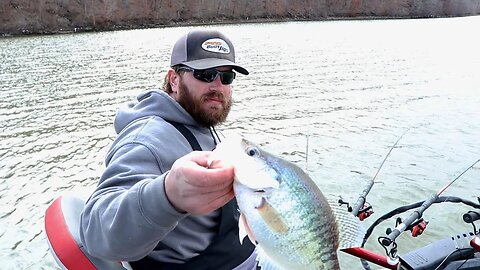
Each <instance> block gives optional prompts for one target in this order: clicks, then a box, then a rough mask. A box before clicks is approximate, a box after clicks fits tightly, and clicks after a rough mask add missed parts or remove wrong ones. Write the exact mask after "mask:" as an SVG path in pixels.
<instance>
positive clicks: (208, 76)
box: [193, 68, 236, 85]
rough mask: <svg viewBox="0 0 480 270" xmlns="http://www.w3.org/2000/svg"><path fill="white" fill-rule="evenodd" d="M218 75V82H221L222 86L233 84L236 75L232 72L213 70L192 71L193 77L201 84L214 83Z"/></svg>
mask: <svg viewBox="0 0 480 270" xmlns="http://www.w3.org/2000/svg"><path fill="white" fill-rule="evenodd" d="M219 75H220V80H221V81H222V84H225V85H227V84H231V83H232V82H233V79H235V75H236V74H235V72H233V71H225V72H221V71H218V70H216V69H214V68H211V69H205V70H194V71H193V77H195V79H197V80H200V81H203V82H213V81H215V79H217V76H219Z"/></svg>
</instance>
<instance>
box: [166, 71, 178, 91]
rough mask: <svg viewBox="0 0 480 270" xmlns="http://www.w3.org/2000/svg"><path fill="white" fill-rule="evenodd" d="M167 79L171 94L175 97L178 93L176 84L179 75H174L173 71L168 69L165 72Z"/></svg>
mask: <svg viewBox="0 0 480 270" xmlns="http://www.w3.org/2000/svg"><path fill="white" fill-rule="evenodd" d="M167 77H168V83H169V84H170V87H171V88H172V92H173V94H175V95H176V94H177V92H178V83H179V81H180V75H178V73H176V72H175V71H174V70H173V69H169V70H168V72H167Z"/></svg>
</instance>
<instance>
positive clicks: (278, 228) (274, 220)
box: [257, 198, 288, 234]
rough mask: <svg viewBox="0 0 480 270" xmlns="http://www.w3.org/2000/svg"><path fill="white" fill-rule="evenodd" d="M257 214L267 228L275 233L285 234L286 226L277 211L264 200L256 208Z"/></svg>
mask: <svg viewBox="0 0 480 270" xmlns="http://www.w3.org/2000/svg"><path fill="white" fill-rule="evenodd" d="M257 210H258V213H259V214H260V216H261V217H262V219H263V221H264V222H265V224H267V226H268V227H269V228H270V229H271V230H272V231H274V232H276V233H281V234H284V233H287V232H288V225H287V223H286V222H285V220H284V219H283V217H282V216H281V215H280V213H278V211H277V210H276V209H275V208H273V206H272V205H270V203H268V201H267V200H266V199H265V198H262V201H261V203H260V205H259V206H258V207H257Z"/></svg>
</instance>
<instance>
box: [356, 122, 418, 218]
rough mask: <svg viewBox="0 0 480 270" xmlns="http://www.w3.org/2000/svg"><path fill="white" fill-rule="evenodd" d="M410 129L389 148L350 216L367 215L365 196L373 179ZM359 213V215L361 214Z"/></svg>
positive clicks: (370, 187) (368, 208) (373, 181)
mask: <svg viewBox="0 0 480 270" xmlns="http://www.w3.org/2000/svg"><path fill="white" fill-rule="evenodd" d="M409 130H410V129H407V130H406V131H405V132H403V134H402V135H401V136H400V137H399V138H398V139H397V141H396V142H395V143H394V144H393V145H392V146H391V147H390V150H389V151H388V153H387V155H386V156H385V158H384V159H383V161H382V163H381V164H380V167H378V170H377V172H376V173H375V175H374V176H373V178H372V179H371V180H370V181H369V182H368V184H367V185H366V187H365V189H364V190H363V191H362V193H361V194H360V196H359V197H358V199H357V202H356V203H355V204H354V205H353V207H352V211H351V212H352V214H353V215H354V216H356V217H358V216H359V213H360V212H361V213H368V212H367V211H369V210H370V209H371V206H368V207H366V208H365V207H364V206H365V202H366V200H367V195H368V193H369V192H370V190H371V189H372V187H373V184H374V183H375V179H376V178H377V175H378V173H379V172H380V170H381V169H382V167H383V164H385V161H387V158H388V157H389V156H390V154H391V153H392V150H393V149H394V148H395V147H396V146H397V144H398V142H399V141H400V139H402V137H403V135H405V134H406V133H407V132H408V131H409ZM361 213H360V214H361ZM370 214H371V213H368V214H367V216H365V217H360V219H361V220H363V219H364V218H366V217H368V216H369V215H370Z"/></svg>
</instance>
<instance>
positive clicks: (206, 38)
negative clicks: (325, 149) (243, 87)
mask: <svg viewBox="0 0 480 270" xmlns="http://www.w3.org/2000/svg"><path fill="white" fill-rule="evenodd" d="M180 64H181V65H185V66H188V67H191V68H193V69H209V68H215V67H220V66H231V67H232V68H233V69H234V70H235V71H237V72H240V73H242V74H245V75H248V71H247V70H246V69H245V68H243V67H241V66H239V65H237V64H236V63H235V49H234V47H233V44H232V42H231V41H230V39H229V38H228V37H226V36H225V35H224V34H222V33H220V32H218V31H215V30H204V29H202V30H200V29H196V30H192V31H190V32H189V33H187V34H186V35H184V36H182V37H181V38H180V39H179V40H178V41H177V42H176V43H175V45H174V46H173V50H172V57H171V60H170V66H171V67H173V66H176V65H180Z"/></svg>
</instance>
